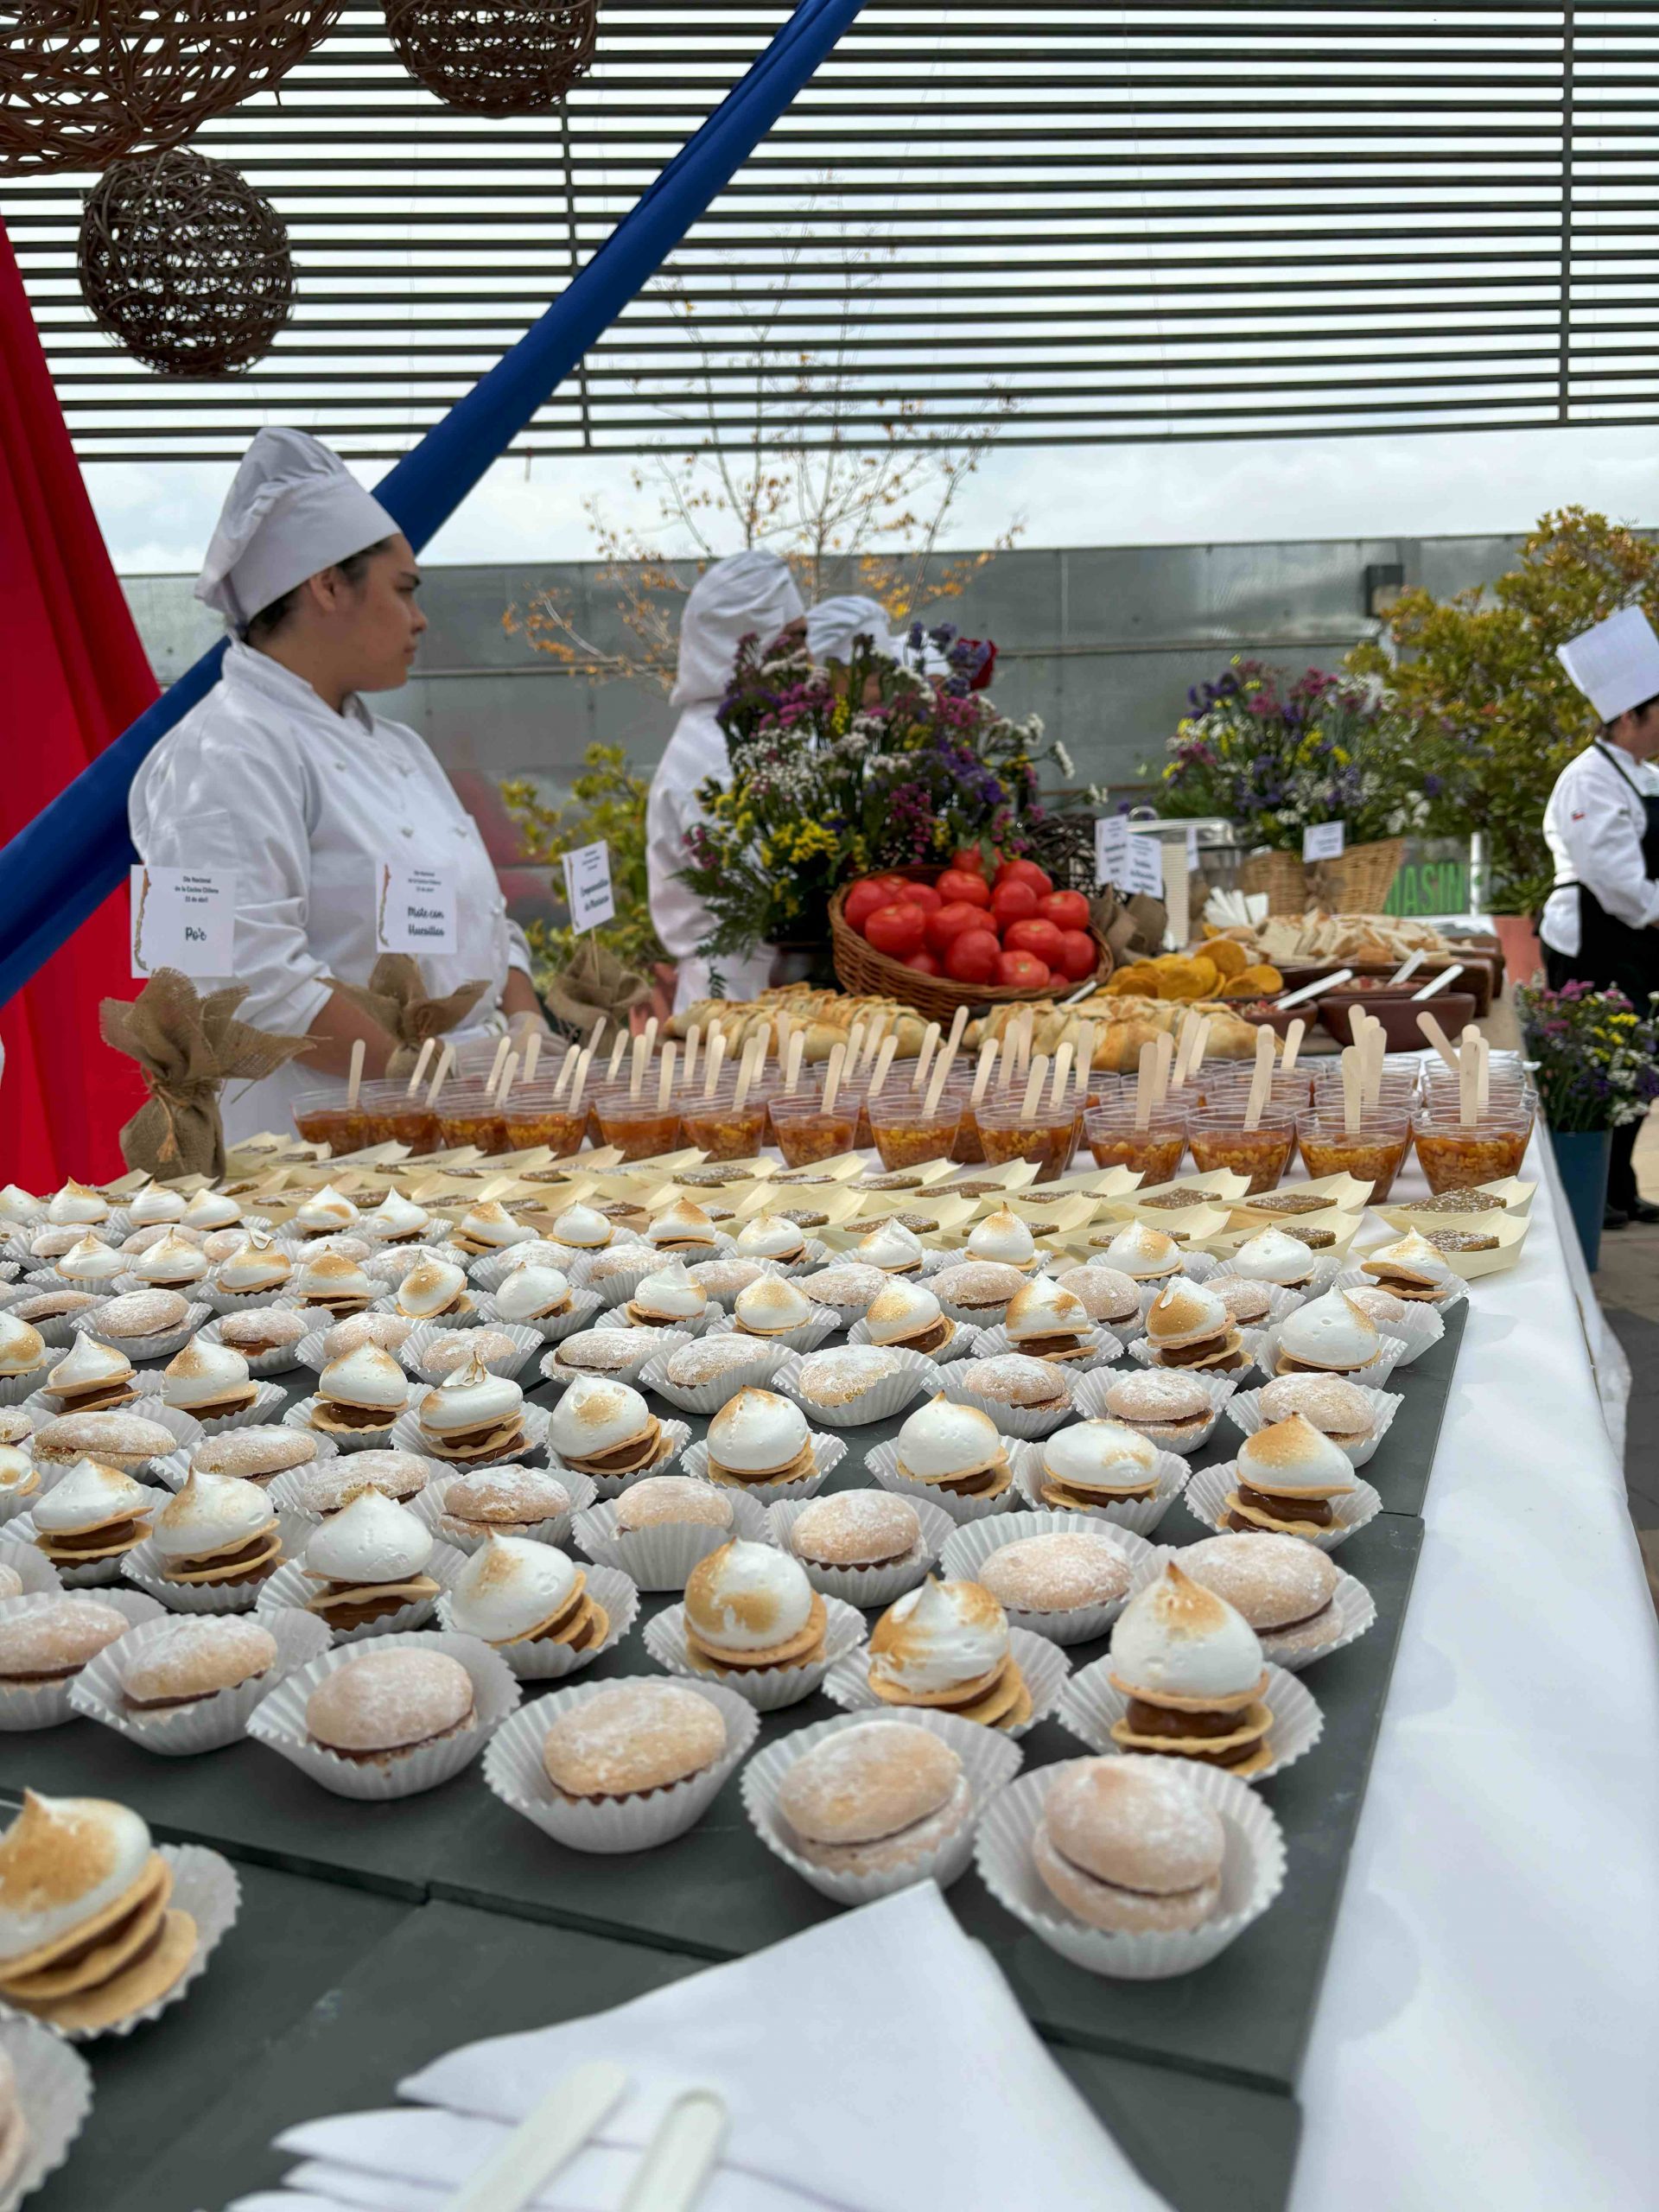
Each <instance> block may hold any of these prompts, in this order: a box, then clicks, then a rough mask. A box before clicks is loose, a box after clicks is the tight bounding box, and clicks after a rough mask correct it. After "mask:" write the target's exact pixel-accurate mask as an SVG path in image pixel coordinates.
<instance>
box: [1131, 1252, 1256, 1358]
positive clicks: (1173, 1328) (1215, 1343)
mask: <svg viewBox="0 0 1659 2212" xmlns="http://www.w3.org/2000/svg"><path fill="white" fill-rule="evenodd" d="M1147 1343H1148V1344H1150V1345H1151V1347H1152V1354H1153V1360H1154V1364H1155V1365H1156V1366H1159V1367H1177V1368H1181V1367H1184V1368H1188V1369H1191V1370H1194V1371H1195V1372H1198V1371H1210V1372H1213V1373H1215V1374H1217V1375H1233V1374H1236V1373H1237V1372H1238V1370H1240V1369H1241V1368H1245V1367H1248V1366H1249V1364H1250V1355H1249V1353H1248V1352H1247V1351H1245V1349H1244V1340H1243V1338H1242V1337H1241V1336H1240V1335H1239V1333H1238V1331H1237V1329H1236V1327H1235V1325H1234V1323H1233V1317H1232V1315H1231V1314H1230V1313H1229V1312H1228V1311H1227V1308H1226V1306H1224V1304H1223V1303H1222V1301H1221V1300H1220V1299H1219V1298H1217V1296H1216V1294H1215V1293H1214V1292H1213V1291H1211V1290H1210V1289H1207V1288H1206V1287H1205V1285H1204V1284H1203V1283H1198V1282H1188V1281H1187V1280H1186V1278H1185V1276H1182V1277H1180V1278H1179V1280H1178V1281H1174V1282H1170V1283H1166V1284H1165V1286H1164V1287H1163V1288H1162V1289H1161V1290H1160V1292H1159V1294H1158V1295H1157V1297H1156V1298H1154V1300H1153V1301H1152V1304H1151V1305H1150V1306H1148V1307H1147Z"/></svg>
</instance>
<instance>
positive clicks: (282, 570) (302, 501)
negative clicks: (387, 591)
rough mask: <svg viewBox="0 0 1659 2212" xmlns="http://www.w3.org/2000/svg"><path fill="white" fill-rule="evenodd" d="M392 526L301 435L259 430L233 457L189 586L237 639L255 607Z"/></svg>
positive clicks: (349, 477)
mask: <svg viewBox="0 0 1659 2212" xmlns="http://www.w3.org/2000/svg"><path fill="white" fill-rule="evenodd" d="M397 529H398V525H397V523H396V521H394V519H393V518H392V517H391V515H389V514H388V513H387V512H386V510H385V508H384V507H383V506H382V505H381V504H380V502H379V501H378V499H376V498H375V497H374V496H373V494H372V493H369V492H365V490H364V488H363V486H361V485H360V484H359V482H358V480H357V479H356V478H355V477H354V476H353V474H352V473H351V471H350V470H349V469H348V468H347V467H346V465H345V463H344V462H343V461H341V460H340V456H339V455H338V454H334V453H330V451H329V450H328V448H327V446H325V445H323V444H321V443H320V442H319V441H318V440H317V439H315V438H314V437H312V436H311V435H309V433H308V432H307V431H305V430H281V429H270V430H261V431H260V432H259V434H258V435H257V437H256V438H255V439H254V442H253V443H252V444H251V446H250V447H249V448H248V449H247V451H246V453H245V454H243V456H242V461H241V466H240V467H238V470H237V472H236V475H235V478H234V480H232V485H231V488H230V490H229V491H228V492H227V493H226V495H225V505H224V506H223V507H222V508H221V509H220V511H219V523H218V526H217V527H216V529H215V530H214V531H213V541H212V543H210V544H209V546H208V548H207V559H206V560H205V561H204V562H203V563H202V568H201V574H200V575H199V576H198V577H197V579H196V597H197V598H198V599H200V600H201V601H205V602H206V604H207V606H209V607H217V608H218V609H219V613H221V614H223V616H224V617H225V620H226V622H227V623H229V625H230V626H231V627H232V629H233V630H235V631H237V632H238V633H239V632H243V631H245V629H246V628H247V626H248V624H249V622H250V621H251V620H252V618H253V617H254V616H255V615H256V614H257V613H259V611H260V609H261V608H262V607H269V606H270V604H271V602H272V601H273V600H278V599H280V598H281V597H282V595H283V593H284V592H286V591H291V590H292V589H293V588H294V587H295V585H296V584H298V583H303V582H305V579H306V578H307V577H308V576H315V575H316V574H317V572H318V570H319V569H327V568H330V567H332V566H333V564H334V563H335V562H336V561H344V560H346V559H347V558H348V557H349V556H351V555H352V554H353V553H361V552H363V551H364V550H365V548H366V547H368V546H371V545H376V544H378V543H379V542H380V540H381V539H382V538H383V537H395V536H396V535H397Z"/></svg>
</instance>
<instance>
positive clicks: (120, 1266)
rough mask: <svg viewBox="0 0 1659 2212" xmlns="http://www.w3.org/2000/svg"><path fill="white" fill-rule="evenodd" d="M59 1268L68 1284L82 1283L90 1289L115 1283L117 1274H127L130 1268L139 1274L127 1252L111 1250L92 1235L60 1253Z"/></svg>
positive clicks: (78, 1238)
mask: <svg viewBox="0 0 1659 2212" xmlns="http://www.w3.org/2000/svg"><path fill="white" fill-rule="evenodd" d="M56 1265H57V1271H58V1274H59V1275H60V1277H61V1279H62V1280H63V1281H65V1282H73V1283H81V1284H85V1285H86V1286H87V1287H89V1288H96V1287H97V1286H98V1285H99V1283H108V1282H113V1281H114V1280H115V1278H116V1277H117V1275H124V1274H126V1273H127V1271H128V1269H129V1268H131V1269H132V1270H133V1272H134V1273H135V1274H136V1273H137V1267H136V1266H135V1264H134V1262H132V1261H131V1260H130V1259H129V1258H128V1257H127V1256H126V1255H125V1254H124V1253H121V1252H117V1251H113V1250H111V1248H110V1246H109V1245H107V1244H106V1243H105V1242H104V1241H103V1239H102V1238H101V1237H99V1236H92V1235H91V1234H90V1232H89V1233H88V1234H87V1235H86V1236H78V1237H77V1238H76V1239H75V1241H74V1243H73V1244H71V1246H70V1247H69V1249H68V1250H67V1252H60V1254H59V1255H58V1257H57V1262H56Z"/></svg>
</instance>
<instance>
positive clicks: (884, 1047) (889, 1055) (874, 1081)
mask: <svg viewBox="0 0 1659 2212" xmlns="http://www.w3.org/2000/svg"><path fill="white" fill-rule="evenodd" d="M898 1050H899V1033H898V1031H897V1030H896V1029H895V1030H894V1031H893V1034H892V1036H891V1037H884V1038H883V1039H881V1049H880V1052H878V1053H877V1054H876V1056H875V1065H874V1067H873V1068H872V1069H871V1070H870V1096H871V1097H872V1098H874V1097H875V1096H876V1095H877V1094H878V1092H879V1091H880V1088H881V1086H882V1084H884V1083H885V1082H886V1081H887V1071H888V1070H889V1069H890V1068H891V1067H892V1065H893V1054H894V1053H895V1052H897V1051H898Z"/></svg>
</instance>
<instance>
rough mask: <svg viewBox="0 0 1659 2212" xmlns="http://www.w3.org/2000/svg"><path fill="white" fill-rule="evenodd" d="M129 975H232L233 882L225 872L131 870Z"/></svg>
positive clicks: (234, 917)
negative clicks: (164, 972)
mask: <svg viewBox="0 0 1659 2212" xmlns="http://www.w3.org/2000/svg"><path fill="white" fill-rule="evenodd" d="M130 881H131V886H132V972H133V974H134V976H150V975H153V974H154V973H155V971H156V969H158V968H177V969H180V970H181V973H183V974H184V975H186V976H231V975H233V974H234V973H235V972H236V878H235V876H234V875H232V874H226V873H225V871H224V870H222V869H220V870H219V871H218V872H214V871H213V870H210V869H207V868H142V867H141V868H133V869H132V870H131V871H130Z"/></svg>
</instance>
